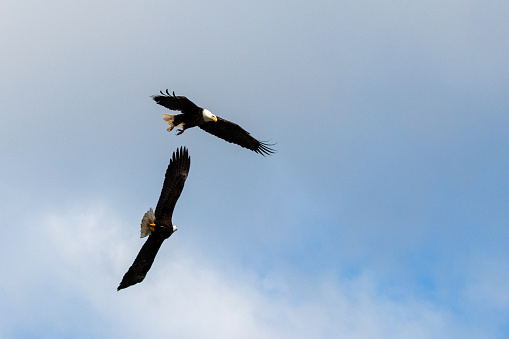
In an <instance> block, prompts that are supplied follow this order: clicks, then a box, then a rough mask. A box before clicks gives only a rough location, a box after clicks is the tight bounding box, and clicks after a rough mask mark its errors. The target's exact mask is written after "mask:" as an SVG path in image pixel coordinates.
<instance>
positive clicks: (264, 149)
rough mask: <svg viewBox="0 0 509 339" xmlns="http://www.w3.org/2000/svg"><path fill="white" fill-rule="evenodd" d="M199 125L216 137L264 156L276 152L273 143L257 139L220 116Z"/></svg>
mask: <svg viewBox="0 0 509 339" xmlns="http://www.w3.org/2000/svg"><path fill="white" fill-rule="evenodd" d="M198 127H200V128H201V129H202V130H204V131H207V132H209V133H210V134H212V135H215V136H216V137H219V138H221V139H224V140H226V141H228V142H231V143H234V144H237V145H239V146H242V147H244V148H247V149H250V150H252V151H255V152H256V153H259V154H261V155H263V156H265V155H270V154H272V153H275V150H274V149H272V148H270V146H273V145H272V144H268V143H266V142H263V141H258V140H256V139H255V138H253V137H252V136H251V135H250V134H249V132H247V131H246V130H245V129H243V128H242V127H240V126H239V125H237V124H236V123H233V122H231V121H228V120H225V119H222V118H220V117H217V122H214V121H211V122H207V123H205V124H202V125H199V126H198Z"/></svg>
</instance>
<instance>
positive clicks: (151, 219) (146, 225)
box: [140, 207, 156, 238]
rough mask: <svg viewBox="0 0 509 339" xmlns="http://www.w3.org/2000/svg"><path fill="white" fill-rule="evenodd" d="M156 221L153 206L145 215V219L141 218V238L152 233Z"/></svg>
mask: <svg viewBox="0 0 509 339" xmlns="http://www.w3.org/2000/svg"><path fill="white" fill-rule="evenodd" d="M155 221H156V216H155V214H154V211H153V210H152V207H151V208H150V209H149V210H148V211H147V213H145V215H144V216H143V219H141V232H140V238H145V237H146V236H147V235H150V233H152V230H153V227H154V223H155Z"/></svg>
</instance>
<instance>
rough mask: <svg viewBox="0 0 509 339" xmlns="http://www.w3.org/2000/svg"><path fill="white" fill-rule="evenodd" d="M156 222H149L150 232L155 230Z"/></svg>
mask: <svg viewBox="0 0 509 339" xmlns="http://www.w3.org/2000/svg"><path fill="white" fill-rule="evenodd" d="M155 226H156V224H148V229H149V230H150V232H154V230H155Z"/></svg>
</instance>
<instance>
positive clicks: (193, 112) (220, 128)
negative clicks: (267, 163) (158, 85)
mask: <svg viewBox="0 0 509 339" xmlns="http://www.w3.org/2000/svg"><path fill="white" fill-rule="evenodd" d="M160 93H161V95H154V96H152V99H154V100H155V102H157V103H158V104H159V105H161V106H164V107H166V108H169V109H171V110H173V111H180V112H181V113H182V114H166V113H165V114H163V120H164V121H165V122H166V123H167V124H168V125H170V127H168V128H167V130H168V131H171V130H173V128H175V127H177V128H180V129H179V130H178V133H177V135H180V134H182V133H184V131H185V130H186V129H188V128H191V127H195V126H198V127H200V128H201V129H202V130H204V131H207V132H209V133H210V134H213V135H215V136H216V137H219V138H221V139H224V140H226V141H228V142H231V143H234V144H237V145H239V146H242V147H244V148H247V149H250V150H252V151H255V152H256V153H259V154H261V155H263V156H265V155H270V154H271V153H274V152H275V151H274V150H273V149H272V148H270V146H273V144H268V143H265V142H262V141H258V140H256V139H255V138H253V137H252V136H251V135H250V134H249V133H248V132H247V131H246V130H244V129H243V128H242V127H240V126H239V125H237V124H235V123H233V122H230V121H228V120H225V119H222V118H220V117H218V116H215V115H214V114H212V113H211V112H210V111H209V110H208V109H204V108H201V107H198V106H196V105H195V104H194V103H193V102H192V101H191V100H189V99H188V98H186V97H183V96H175V92H173V95H172V94H170V93H169V92H168V90H166V94H165V93H163V92H162V91H160Z"/></svg>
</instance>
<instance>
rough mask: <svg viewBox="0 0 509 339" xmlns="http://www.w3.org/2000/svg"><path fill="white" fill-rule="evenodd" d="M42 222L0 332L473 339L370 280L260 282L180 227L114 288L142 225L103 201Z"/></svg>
mask: <svg viewBox="0 0 509 339" xmlns="http://www.w3.org/2000/svg"><path fill="white" fill-rule="evenodd" d="M40 220H41V221H40V222H39V223H37V224H34V228H32V229H31V232H30V236H29V237H28V240H27V242H26V243H25V244H24V246H25V248H26V252H24V253H22V254H21V255H17V256H15V257H12V261H11V263H10V265H11V266H10V268H11V269H12V268H19V270H18V271H17V272H14V274H11V275H10V276H11V279H10V280H9V281H7V282H6V281H3V282H2V286H3V288H2V291H5V292H3V293H2V294H5V295H3V296H2V298H3V299H4V300H6V301H7V303H6V304H5V303H4V306H3V307H2V308H0V310H1V313H2V314H1V317H0V318H1V319H3V320H2V326H1V330H0V334H2V337H9V336H11V335H13V333H19V331H20V329H21V328H23V331H24V332H23V333H39V334H40V333H41V331H45V332H44V333H49V334H50V335H51V336H56V337H58V336H65V335H68V334H72V336H73V337H80V336H83V337H85V336H90V335H96V336H106V335H111V334H112V333H114V334H115V335H116V336H120V337H132V338H134V337H140V336H145V337H150V336H153V337H160V336H163V335H164V336H166V335H170V334H171V335H172V336H173V337H178V338H197V337H199V338H206V337H217V338H332V337H348V338H451V337H462V336H463V337H464V336H465V335H466V334H467V333H468V335H469V337H470V338H472V337H476V335H475V332H473V330H474V329H472V328H468V326H467V327H464V326H465V324H462V323H461V319H459V318H458V317H456V316H455V315H454V314H453V313H451V312H449V311H447V310H443V309H438V308H437V307H435V306H434V305H433V304H430V303H428V302H425V301H422V300H415V299H413V298H412V297H411V296H407V297H405V298H402V299H401V300H390V299H389V298H387V297H386V296H384V295H380V293H379V292H377V277H376V276H375V275H374V274H371V273H365V274H363V275H361V276H359V277H357V278H354V279H351V280H343V281H339V280H337V279H336V278H334V277H333V276H331V277H326V276H321V277H311V276H308V275H306V274H303V273H299V272H298V271H296V272H291V269H288V270H284V271H280V272H266V275H265V276H264V277H261V276H260V275H257V274H255V273H254V272H253V270H251V269H250V268H249V267H242V268H239V267H237V268H231V267H224V268H223V267H222V266H221V265H218V264H217V263H216V261H215V260H214V258H209V254H208V253H203V252H200V249H199V248H190V247H185V246H182V245H181V243H182V242H181V241H179V235H180V234H179V233H178V232H177V233H176V234H175V235H173V236H172V237H171V238H170V239H168V240H167V242H166V243H165V244H164V245H163V247H162V249H161V251H160V253H159V255H158V258H157V259H156V262H155V264H154V266H153V267H152V270H151V271H150V272H149V274H148V276H147V278H146V279H145V281H144V282H142V283H141V284H138V285H135V286H132V287H129V288H128V289H126V290H122V291H120V292H117V291H116V290H115V289H116V286H117V284H118V282H119V281H120V279H121V277H122V275H123V274H124V272H125V271H126V270H127V268H128V267H129V265H130V264H131V263H132V260H133V259H134V257H135V255H136V253H137V251H138V250H139V248H140V246H141V244H142V243H143V241H142V240H138V239H137V237H138V232H137V231H138V230H137V229H135V228H134V227H132V226H126V221H125V220H122V218H121V217H119V216H118V215H116V213H112V212H111V211H109V210H108V208H107V207H106V206H105V205H104V204H102V203H95V204H82V205H81V206H80V207H79V208H72V209H68V210H66V211H58V212H54V213H52V214H51V215H50V216H48V217H43V218H41V219H40ZM137 222H138V221H136V223H137ZM129 224H131V225H132V224H133V222H132V221H130V222H129ZM22 227H26V229H30V227H29V225H23V226H22ZM122 227H131V228H132V236H131V237H129V238H125V236H124V237H123V236H122V235H123V234H126V232H122V231H121V228H122ZM218 246H220V244H218ZM4 254H5V253H4ZM232 255H235V254H232ZM479 337H480V336H479Z"/></svg>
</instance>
